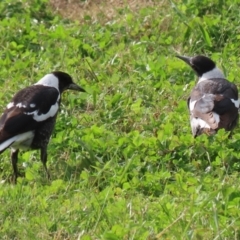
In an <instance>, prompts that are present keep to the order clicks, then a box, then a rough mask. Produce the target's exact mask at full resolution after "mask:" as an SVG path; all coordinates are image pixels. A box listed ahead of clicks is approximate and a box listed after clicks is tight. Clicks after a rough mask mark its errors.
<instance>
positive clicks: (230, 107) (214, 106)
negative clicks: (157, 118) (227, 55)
mask: <svg viewBox="0 0 240 240" xmlns="http://www.w3.org/2000/svg"><path fill="white" fill-rule="evenodd" d="M176 57H178V58H180V59H181V60H183V61H184V62H186V63H187V64H188V65H190V66H191V67H192V69H193V70H194V71H195V72H196V74H197V76H198V82H197V84H196V86H195V87H194V88H193V90H192V92H191V94H190V97H189V98H188V109H189V112H190V124H191V128H192V134H193V136H194V137H197V136H198V135H200V134H202V133H206V134H209V135H211V134H214V133H216V132H217V131H218V129H220V128H223V129H225V130H226V131H232V130H233V129H234V128H235V127H236V125H237V123H238V118H239V116H238V109H239V99H238V89H237V87H236V85H235V84H233V83H231V82H229V81H228V80H227V79H226V78H225V76H224V74H223V73H222V71H221V70H220V69H219V68H218V67H217V66H216V64H215V63H214V62H213V61H212V60H211V59H210V58H208V57H206V56H202V55H198V56H195V57H186V56H176Z"/></svg>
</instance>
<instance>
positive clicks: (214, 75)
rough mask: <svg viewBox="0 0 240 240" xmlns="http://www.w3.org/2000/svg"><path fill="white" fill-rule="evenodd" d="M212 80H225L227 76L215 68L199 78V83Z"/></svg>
mask: <svg viewBox="0 0 240 240" xmlns="http://www.w3.org/2000/svg"><path fill="white" fill-rule="evenodd" d="M211 78H225V76H224V74H223V72H222V71H221V70H220V69H219V68H217V67H215V68H214V69H213V70H211V71H209V72H206V73H204V74H203V75H202V76H201V77H200V78H199V80H198V82H202V81H204V80H208V79H211Z"/></svg>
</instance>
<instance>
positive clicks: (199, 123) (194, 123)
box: [191, 112, 220, 129]
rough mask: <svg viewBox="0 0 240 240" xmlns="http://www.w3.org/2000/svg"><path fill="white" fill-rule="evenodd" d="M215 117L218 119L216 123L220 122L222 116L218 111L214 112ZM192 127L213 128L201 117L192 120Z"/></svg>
mask: <svg viewBox="0 0 240 240" xmlns="http://www.w3.org/2000/svg"><path fill="white" fill-rule="evenodd" d="M213 117H214V119H215V121H216V123H219V122H220V117H219V115H218V114H217V113H215V112H213ZM191 127H192V128H195V129H196V128H199V127H200V128H209V129H210V128H211V127H210V126H209V125H208V124H207V123H206V122H205V121H204V120H202V119H201V118H193V119H192V120H191Z"/></svg>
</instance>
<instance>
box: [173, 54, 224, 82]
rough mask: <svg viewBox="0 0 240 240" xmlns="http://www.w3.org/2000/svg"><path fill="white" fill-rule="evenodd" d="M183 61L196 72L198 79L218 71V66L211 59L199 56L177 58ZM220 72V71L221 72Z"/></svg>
mask: <svg viewBox="0 0 240 240" xmlns="http://www.w3.org/2000/svg"><path fill="white" fill-rule="evenodd" d="M176 57H177V58H179V59H181V60H183V61H184V62H185V63H187V64H188V65H189V66H191V68H192V69H193V70H194V71H195V72H196V74H197V76H198V77H202V76H203V75H204V74H206V73H209V72H212V71H213V70H215V69H216V64H215V62H213V61H212V60H211V59H210V58H208V57H205V56H202V55H198V56H195V57H186V56H179V55H178V56H176ZM219 71H220V70H219Z"/></svg>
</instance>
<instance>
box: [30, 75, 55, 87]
mask: <svg viewBox="0 0 240 240" xmlns="http://www.w3.org/2000/svg"><path fill="white" fill-rule="evenodd" d="M34 85H43V86H48V87H54V88H56V89H57V90H58V91H59V83H58V78H57V77H56V76H55V75H54V74H52V73H49V74H47V75H45V76H44V77H43V78H41V79H40V80H39V81H38V82H37V83H35V84H34Z"/></svg>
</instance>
